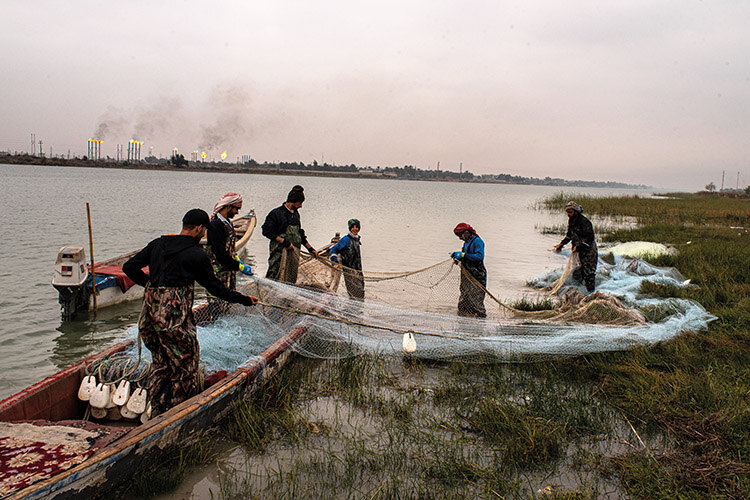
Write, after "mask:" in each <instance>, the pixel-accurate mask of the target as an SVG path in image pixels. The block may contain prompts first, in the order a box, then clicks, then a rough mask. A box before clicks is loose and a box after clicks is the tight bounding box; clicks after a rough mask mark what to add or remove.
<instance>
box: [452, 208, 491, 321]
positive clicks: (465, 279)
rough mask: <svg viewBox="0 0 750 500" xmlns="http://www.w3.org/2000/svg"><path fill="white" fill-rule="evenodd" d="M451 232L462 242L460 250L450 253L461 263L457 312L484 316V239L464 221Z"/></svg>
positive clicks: (479, 316)
mask: <svg viewBox="0 0 750 500" xmlns="http://www.w3.org/2000/svg"><path fill="white" fill-rule="evenodd" d="M453 234H455V235H456V236H457V237H458V238H459V239H461V240H462V241H463V242H464V245H463V248H462V249H461V251H459V252H453V253H452V254H451V257H453V259H454V260H455V261H456V262H460V263H461V284H460V285H459V290H460V292H461V296H460V297H459V299H458V314H459V316H474V317H478V318H485V317H486V316H487V312H486V311H485V309H484V295H485V293H484V290H485V288H486V287H487V269H486V268H485V267H484V241H482V238H480V237H479V235H478V234H477V232H476V231H475V230H474V228H473V227H471V226H470V225H469V224H466V223H464V222H462V223H460V224H458V225H457V226H456V227H455V228H454V229H453ZM479 285H481V286H479Z"/></svg>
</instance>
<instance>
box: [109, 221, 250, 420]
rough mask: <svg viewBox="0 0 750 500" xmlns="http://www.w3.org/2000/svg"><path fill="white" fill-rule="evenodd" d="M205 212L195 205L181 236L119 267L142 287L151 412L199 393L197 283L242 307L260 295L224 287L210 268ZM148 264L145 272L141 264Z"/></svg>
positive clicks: (140, 321)
mask: <svg viewBox="0 0 750 500" xmlns="http://www.w3.org/2000/svg"><path fill="white" fill-rule="evenodd" d="M209 223H210V222H209V219H208V214H207V213H206V212H204V211H203V210H200V209H198V208H194V209H192V210H189V211H188V212H187V213H186V214H185V216H184V217H183V218H182V231H180V234H168V235H165V236H162V237H160V238H157V239H155V240H153V241H151V242H150V243H149V244H148V245H146V247H145V248H144V249H143V250H141V251H140V252H138V253H137V254H135V255H134V256H133V257H132V258H131V259H130V260H128V261H127V262H126V263H125V264H124V265H123V266H122V270H123V271H124V272H125V274H127V276H128V277H129V278H130V279H132V280H133V281H134V282H135V283H137V284H139V285H141V286H142V287H144V288H145V291H144V296H143V308H142V310H141V315H140V317H139V318H138V331H139V333H140V336H141V338H142V339H143V343H144V344H145V346H146V347H147V348H148V349H149V350H150V351H151V354H152V358H153V361H152V362H151V371H150V373H149V379H148V386H147V387H146V389H147V391H148V394H149V395H150V397H151V406H152V412H154V413H160V412H162V411H166V410H168V409H169V408H170V407H172V406H175V405H177V404H179V403H181V402H183V401H185V400H187V399H189V398H191V397H193V396H195V395H196V394H198V393H199V392H200V391H201V377H200V373H199V370H198V362H199V361H200V348H199V346H198V339H197V338H196V328H195V318H193V289H194V287H195V282H196V281H197V282H198V283H200V284H201V285H203V287H204V288H205V289H206V290H207V291H208V292H209V293H210V294H212V295H215V296H216V297H219V298H220V299H223V300H225V301H227V302H233V303H238V304H242V305H246V306H251V305H255V304H256V303H257V302H258V299H257V298H255V297H252V296H250V295H243V294H241V293H239V292H236V291H234V290H230V289H228V288H227V287H226V286H224V284H223V283H222V282H221V281H219V279H218V278H217V277H216V275H215V274H214V272H213V269H212V268H211V261H210V260H209V259H208V255H206V252H204V251H203V250H202V249H201V248H200V246H198V245H199V243H200V240H201V238H203V236H204V235H205V234H206V228H207V227H208V225H209ZM146 266H148V274H146V273H144V272H143V268H144V267H146Z"/></svg>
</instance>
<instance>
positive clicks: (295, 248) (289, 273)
mask: <svg viewBox="0 0 750 500" xmlns="http://www.w3.org/2000/svg"><path fill="white" fill-rule="evenodd" d="M304 201H305V193H304V189H303V188H302V186H294V187H293V188H292V190H291V191H289V194H288V195H287V197H286V201H285V202H284V203H283V204H282V205H281V206H280V207H277V208H274V209H273V210H271V211H270V212H269V213H268V215H267V216H266V220H265V222H263V226H262V227H261V229H262V231H263V236H265V237H266V238H268V239H269V240H270V241H269V243H268V271H267V272H266V278H271V279H274V280H277V281H284V282H286V283H292V284H295V283H296V282H297V268H298V267H299V251H300V248H301V247H302V245H304V246H305V248H307V250H308V251H309V252H310V253H311V254H313V256H315V257H317V256H318V252H316V251H315V249H314V248H313V247H312V245H310V243H309V242H308V241H307V238H306V237H305V230H304V229H302V227H301V222H300V217H299V209H300V208H302V203H303V202H304Z"/></svg>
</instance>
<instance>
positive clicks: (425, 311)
mask: <svg viewBox="0 0 750 500" xmlns="http://www.w3.org/2000/svg"><path fill="white" fill-rule="evenodd" d="M462 273H463V274H464V279H468V280H472V279H473V277H471V275H469V274H468V273H467V272H466V271H465V270H464V269H463V268H462V267H461V266H460V264H456V263H454V262H453V261H452V260H447V261H443V262H439V263H436V264H434V265H432V266H429V267H426V268H423V269H419V270H416V271H411V272H404V273H371V272H364V273H359V272H357V271H353V270H350V269H346V268H341V267H334V266H333V265H332V264H331V263H330V262H329V261H328V260H327V259H325V258H318V259H315V258H312V257H310V256H307V255H303V256H301V260H300V265H299V272H298V278H297V286H293V285H290V284H287V283H281V282H276V281H273V280H269V279H265V278H260V277H253V278H252V279H250V280H249V281H245V282H244V283H242V284H240V285H239V289H240V291H242V292H243V293H247V294H251V295H255V296H257V297H258V298H259V299H260V303H259V304H258V305H257V306H255V307H243V306H238V305H228V304H224V305H223V306H222V307H221V311H220V313H221V315H220V316H219V317H217V311H216V310H215V309H212V307H208V304H207V305H205V306H203V307H199V308H197V309H196V314H195V316H196V322H197V323H198V325H199V326H198V340H199V343H200V346H201V359H202V361H203V362H204V363H205V365H206V369H207V370H208V371H215V370H230V371H231V370H233V369H235V368H237V367H239V366H240V365H242V364H243V363H244V362H245V361H246V360H247V359H249V358H252V357H253V356H256V355H258V354H260V353H261V352H262V351H263V349H265V348H266V347H268V346H269V345H270V344H271V343H273V342H274V341H275V340H277V339H279V338H281V337H282V336H283V335H284V334H286V333H287V332H289V331H291V330H292V329H295V328H299V327H304V328H305V334H304V335H303V336H301V337H300V339H299V340H298V341H297V342H296V343H295V344H294V345H293V349H294V350H295V351H296V352H298V353H300V354H302V355H304V356H308V357H314V358H328V359H337V358H344V357H348V356H355V355H357V354H360V353H364V352H369V353H379V354H395V355H405V351H404V349H403V340H404V336H405V334H409V333H411V335H412V336H413V338H414V339H415V341H416V350H415V351H414V352H413V353H410V354H409V355H410V356H416V357H419V358H423V359H431V360H448V359H451V360H461V361H465V362H471V363H492V362H516V361H534V360H539V359H544V358H545V357H550V356H560V355H567V356H570V355H580V354H586V353H593V352H602V351H615V350H623V349H628V348H631V347H633V346H636V345H651V344H654V343H656V342H660V341H664V340H668V339H670V338H673V337H675V336H676V335H678V334H679V333H680V332H685V331H693V332H697V331H701V330H703V329H705V328H706V326H707V324H708V322H709V321H711V320H713V319H715V318H714V317H713V316H711V315H710V314H709V313H707V312H706V310H705V309H704V308H703V307H702V306H701V305H700V304H698V303H697V302H695V301H692V300H688V299H680V298H668V299H663V298H654V297H649V296H648V295H645V294H643V293H641V291H640V290H641V283H642V282H643V281H653V282H658V283H662V284H668V285H673V286H676V287H690V286H694V285H690V284H689V282H688V281H687V280H685V278H684V277H683V276H682V275H681V274H680V273H679V272H678V271H677V270H676V269H673V268H663V267H656V266H652V265H649V264H647V263H646V262H643V261H640V260H637V259H629V258H625V257H621V256H615V263H614V264H607V263H606V262H604V261H600V262H599V268H598V270H597V289H598V291H597V292H596V293H593V294H590V295H584V293H583V290H584V289H583V288H581V287H579V286H576V285H575V284H570V283H567V282H563V283H562V284H560V286H559V287H558V294H557V295H554V296H553V295H550V290H551V289H552V287H553V286H554V285H555V283H556V282H557V281H559V280H560V278H561V277H563V278H564V277H565V276H564V270H563V269H557V270H554V271H550V272H547V273H544V274H543V275H541V276H538V277H536V278H534V279H532V280H530V282H529V284H530V285H531V286H533V287H535V288H536V290H537V292H536V293H537V294H538V298H545V297H551V300H548V302H549V304H550V305H551V306H552V307H551V308H549V309H544V310H537V311H524V310H520V309H518V308H514V307H511V306H509V305H507V304H504V303H503V302H502V301H501V300H499V299H498V298H497V297H496V296H495V295H494V294H492V293H491V292H489V291H487V290H485V289H484V288H483V287H481V285H479V284H478V283H477V282H476V280H474V281H473V283H474V284H475V285H476V287H475V291H476V290H479V291H480V292H481V293H484V294H485V298H484V302H485V305H486V310H487V317H486V318H477V317H462V316H459V315H457V303H458V300H459V283H460V280H461V275H462ZM342 276H343V278H344V279H342ZM347 277H349V278H355V279H360V280H362V282H363V283H364V290H365V298H364V299H361V298H356V297H354V298H353V297H351V296H350V295H349V293H348V292H347V286H346V278H347ZM478 293H479V292H478ZM131 335H132V336H135V335H137V330H136V329H135V328H134V329H132V331H131ZM145 355H146V356H147V355H148V353H147V351H146V353H145Z"/></svg>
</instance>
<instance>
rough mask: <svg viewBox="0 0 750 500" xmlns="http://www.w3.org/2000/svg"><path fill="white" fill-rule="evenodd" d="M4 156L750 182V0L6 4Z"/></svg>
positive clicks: (659, 182)
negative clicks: (130, 152) (90, 146)
mask: <svg viewBox="0 0 750 500" xmlns="http://www.w3.org/2000/svg"><path fill="white" fill-rule="evenodd" d="M2 13H3V23H2V29H0V65H1V66H0V67H1V68H2V69H0V90H1V91H0V149H1V150H6V149H10V150H19V151H20V150H25V151H28V150H29V148H30V144H29V143H30V133H32V132H33V133H35V134H36V138H37V140H39V139H41V140H42V141H43V142H44V150H45V152H46V153H49V147H50V146H51V147H52V148H53V153H55V154H59V153H66V154H67V151H68V149H70V151H71V153H72V154H85V152H86V140H87V139H88V138H89V137H92V136H94V135H95V134H98V135H99V136H101V138H102V139H103V140H104V141H105V142H104V144H103V147H102V153H103V154H105V155H111V156H114V154H115V145H116V144H118V143H119V144H125V143H127V140H128V139H129V138H131V137H135V138H138V139H140V140H143V141H144V142H145V143H146V145H145V146H144V149H143V152H144V154H145V153H146V151H147V150H148V148H149V147H153V152H154V154H157V155H165V156H166V155H168V154H169V152H170V151H171V149H172V148H173V147H177V148H178V149H179V150H180V152H182V153H184V154H185V155H186V156H188V157H189V152H191V151H194V150H206V151H208V152H209V153H211V154H213V155H216V154H217V153H218V152H220V151H222V150H224V149H226V150H228V154H229V158H230V159H235V158H237V157H238V156H240V155H245V154H247V155H251V156H252V157H253V158H255V159H256V160H258V161H279V160H281V161H303V162H306V163H308V162H312V161H313V160H317V161H318V162H320V161H321V160H323V161H326V162H329V163H335V164H337V165H341V164H349V163H355V164H357V165H359V166H364V165H372V166H377V165H380V166H394V165H398V166H403V165H406V164H410V165H414V166H417V167H420V168H435V166H436V164H437V162H438V161H439V162H440V166H441V169H446V170H456V171H457V170H458V166H459V162H463V168H464V170H470V171H471V172H473V173H475V174H482V173H509V174H514V175H525V176H534V177H546V176H550V177H564V178H568V179H595V180H616V181H624V182H630V183H643V184H649V185H653V186H657V187H671V188H684V189H691V190H697V189H701V188H703V186H704V185H706V184H707V183H708V182H710V181H713V182H714V183H716V184H717V185H719V184H720V182H721V175H722V170H724V171H726V179H727V180H726V185H727V186H731V187H734V186H735V184H736V182H737V172H739V173H740V185H741V186H746V185H748V184H750V167H749V166H748V165H749V164H750V29H748V25H750V2H744V1H740V0H732V1H721V0H711V1H705V2H699V1H692V0H679V1H677V0H675V1H660V0H648V1H646V0H628V1H627V2H604V1H582V0H566V1H539V0H523V1H504V0H488V1H475V0H463V1H459V0H456V1H443V0H412V1H410V0H399V1H391V0H377V1H357V0H345V1H344V0H341V1H338V0H336V1H333V0H315V1H310V0H306V1H301V0H300V1H283V0H275V1H268V2H252V1H237V2H222V1H211V2H208V1H206V2H197V1H161V2H159V1H153V0H152V1H121V2H107V1H98V2H88V1H76V2H70V1H60V2H53V1H45V0H37V1H28V0H22V1H16V0H3V9H2Z"/></svg>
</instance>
